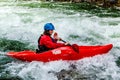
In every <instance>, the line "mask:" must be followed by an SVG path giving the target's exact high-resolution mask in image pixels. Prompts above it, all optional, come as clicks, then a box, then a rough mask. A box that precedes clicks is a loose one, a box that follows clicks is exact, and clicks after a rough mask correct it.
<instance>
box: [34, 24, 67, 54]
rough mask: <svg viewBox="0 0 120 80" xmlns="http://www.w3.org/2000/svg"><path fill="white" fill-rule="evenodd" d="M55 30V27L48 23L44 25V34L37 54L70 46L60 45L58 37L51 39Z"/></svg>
mask: <svg viewBox="0 0 120 80" xmlns="http://www.w3.org/2000/svg"><path fill="white" fill-rule="evenodd" d="M54 30H55V27H54V25H53V24H52V23H46V24H45V25H44V32H43V34H42V35H41V36H40V37H39V39H38V49H37V50H36V52H37V53H39V52H44V51H48V50H51V49H55V48H58V47H62V46H65V45H68V44H69V43H68V42H66V43H58V42H57V41H58V40H61V38H59V37H58V36H57V35H56V36H54V38H52V37H51V35H52V34H53V32H54Z"/></svg>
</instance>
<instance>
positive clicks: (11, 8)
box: [0, 1, 120, 80]
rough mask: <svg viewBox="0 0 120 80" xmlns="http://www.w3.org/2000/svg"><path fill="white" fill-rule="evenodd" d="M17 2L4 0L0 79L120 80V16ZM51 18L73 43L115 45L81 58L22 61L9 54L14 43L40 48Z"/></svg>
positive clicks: (0, 20) (0, 7)
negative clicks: (100, 15)
mask: <svg viewBox="0 0 120 80" xmlns="http://www.w3.org/2000/svg"><path fill="white" fill-rule="evenodd" d="M23 3H30V2H23ZM17 4H19V3H18V2H14V1H9V2H0V46H1V47H0V48H1V49H0V80H120V76H119V75H120V68H119V66H117V64H116V60H117V59H118V57H119V56H120V50H119V49H120V31H119V30H120V17H116V18H112V17H98V16H95V15H92V14H88V13H83V12H74V11H73V10H65V9H63V10H61V11H59V10H58V9H47V8H29V7H25V6H16V5H17ZM58 5H59V4H58ZM66 12H67V13H69V12H70V13H71V12H72V13H74V14H70V15H69V14H65V13H66ZM47 22H51V23H53V24H54V25H55V31H56V32H58V33H59V36H60V37H61V38H62V39H64V40H66V41H68V42H70V43H71V44H73V43H76V44H79V45H104V44H109V43H111V44H113V48H112V50H111V51H110V52H108V53H107V54H104V55H97V56H94V57H90V58H84V59H81V60H77V61H61V60H60V61H53V62H48V63H43V62H37V61H33V62H22V61H18V60H15V59H12V58H10V57H7V56H5V54H6V53H7V52H8V51H11V50H12V51H15V49H11V47H13V46H15V47H21V46H22V47H21V48H22V49H20V50H23V49H24V48H23V47H25V46H26V45H27V47H28V49H31V48H32V49H33V50H34V49H35V48H37V40H38V38H39V36H40V34H42V32H43V26H44V24H45V23H47ZM4 41H6V42H8V43H7V44H6V42H4ZM16 41H17V42H16ZM17 43H19V44H20V45H19V44H17ZM22 43H25V44H26V43H27V44H26V45H24V44H22ZM31 46H32V47H31Z"/></svg>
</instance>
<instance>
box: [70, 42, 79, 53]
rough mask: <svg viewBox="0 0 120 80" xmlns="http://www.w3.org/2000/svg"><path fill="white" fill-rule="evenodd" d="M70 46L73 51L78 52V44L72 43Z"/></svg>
mask: <svg viewBox="0 0 120 80" xmlns="http://www.w3.org/2000/svg"><path fill="white" fill-rule="evenodd" d="M71 46H72V48H73V49H74V51H75V52H77V53H79V46H78V45H77V44H72V45H71Z"/></svg>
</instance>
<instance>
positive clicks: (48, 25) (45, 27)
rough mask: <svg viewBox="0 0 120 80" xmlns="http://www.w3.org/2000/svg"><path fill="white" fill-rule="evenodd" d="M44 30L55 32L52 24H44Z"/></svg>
mask: <svg viewBox="0 0 120 80" xmlns="http://www.w3.org/2000/svg"><path fill="white" fill-rule="evenodd" d="M44 30H55V27H54V25H53V24H52V23H46V24H45V25H44Z"/></svg>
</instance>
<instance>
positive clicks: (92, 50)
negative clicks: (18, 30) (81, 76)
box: [7, 44, 113, 62]
mask: <svg viewBox="0 0 120 80" xmlns="http://www.w3.org/2000/svg"><path fill="white" fill-rule="evenodd" d="M78 47H79V48H78V49H79V53H77V52H76V51H75V50H74V49H73V48H72V47H71V46H65V47H60V48H56V49H53V50H49V51H46V52H42V53H36V52H34V51H30V50H27V51H21V52H8V53H7V56H10V57H12V58H16V59H18V60H22V61H28V62H31V61H42V62H49V61H56V60H79V59H82V58H86V57H92V56H95V55H101V54H106V53H108V52H109V51H110V50H111V49H112V47H113V45H112V44H107V45H97V46H78Z"/></svg>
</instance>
